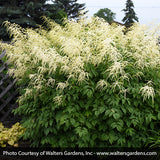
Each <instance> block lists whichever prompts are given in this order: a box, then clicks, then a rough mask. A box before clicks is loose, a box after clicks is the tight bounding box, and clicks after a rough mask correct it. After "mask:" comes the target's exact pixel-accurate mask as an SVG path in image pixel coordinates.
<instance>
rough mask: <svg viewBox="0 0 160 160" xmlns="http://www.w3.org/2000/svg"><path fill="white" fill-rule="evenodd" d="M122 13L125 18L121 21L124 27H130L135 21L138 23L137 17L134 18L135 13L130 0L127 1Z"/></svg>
mask: <svg viewBox="0 0 160 160" xmlns="http://www.w3.org/2000/svg"><path fill="white" fill-rule="evenodd" d="M122 11H124V12H125V17H124V18H123V19H122V21H123V22H124V24H125V25H126V27H130V26H132V25H133V23H134V22H135V21H137V22H138V17H137V16H136V13H135V11H134V4H133V2H132V0H127V2H126V8H125V9H123V10H122Z"/></svg>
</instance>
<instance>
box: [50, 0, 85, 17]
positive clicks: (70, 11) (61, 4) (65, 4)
mask: <svg viewBox="0 0 160 160" xmlns="http://www.w3.org/2000/svg"><path fill="white" fill-rule="evenodd" d="M52 2H54V4H55V5H56V6H57V8H59V9H61V10H64V11H65V12H66V13H67V16H68V18H74V19H76V18H78V17H79V16H80V11H83V10H84V9H85V3H82V4H79V3H77V0H52ZM87 12H88V11H86V12H84V14H85V13H87Z"/></svg>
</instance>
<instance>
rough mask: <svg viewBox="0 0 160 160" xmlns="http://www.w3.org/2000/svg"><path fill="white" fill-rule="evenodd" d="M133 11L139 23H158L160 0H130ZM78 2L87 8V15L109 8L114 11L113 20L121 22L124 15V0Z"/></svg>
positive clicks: (159, 19)
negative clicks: (132, 4) (114, 17)
mask: <svg viewBox="0 0 160 160" xmlns="http://www.w3.org/2000/svg"><path fill="white" fill-rule="evenodd" d="M132 1H133V3H134V7H135V8H134V11H135V12H136V14H137V17H138V18H139V22H140V23H141V24H149V23H151V22H155V23H160V0H132ZM78 3H85V4H86V10H89V12H88V17H91V16H93V14H94V13H96V12H97V11H98V10H99V9H102V8H109V9H110V10H111V11H112V12H114V13H116V19H115V21H118V22H121V23H122V19H123V17H124V16H125V14H124V12H123V11H122V9H124V8H125V4H126V0H78Z"/></svg>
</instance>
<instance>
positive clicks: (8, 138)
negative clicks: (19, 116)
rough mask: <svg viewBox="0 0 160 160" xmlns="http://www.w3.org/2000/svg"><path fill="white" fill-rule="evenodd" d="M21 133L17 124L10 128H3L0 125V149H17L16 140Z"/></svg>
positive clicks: (21, 129)
mask: <svg viewBox="0 0 160 160" xmlns="http://www.w3.org/2000/svg"><path fill="white" fill-rule="evenodd" d="M23 133H24V129H23V128H22V126H21V125H20V123H19V122H17V123H16V124H14V125H13V126H12V127H11V128H5V127H4V126H3V124H2V123H0V147H6V146H7V145H11V146H14V147H18V140H19V139H20V137H21V135H22V134H23Z"/></svg>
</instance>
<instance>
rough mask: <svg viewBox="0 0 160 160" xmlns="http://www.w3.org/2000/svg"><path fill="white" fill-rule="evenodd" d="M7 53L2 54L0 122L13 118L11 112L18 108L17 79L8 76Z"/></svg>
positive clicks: (0, 67)
mask: <svg viewBox="0 0 160 160" xmlns="http://www.w3.org/2000/svg"><path fill="white" fill-rule="evenodd" d="M4 56H5V51H3V52H2V53H1V54H0V122H3V121H6V120H7V121H9V120H10V119H12V118H13V114H12V113H11V111H12V110H13V109H14V108H16V107H18V104H17V103H16V100H17V95H18V90H17V87H16V85H15V84H16V81H17V80H16V79H13V78H11V77H9V75H8V74H7V69H8V65H7V63H6V62H4V61H3V57H4Z"/></svg>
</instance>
